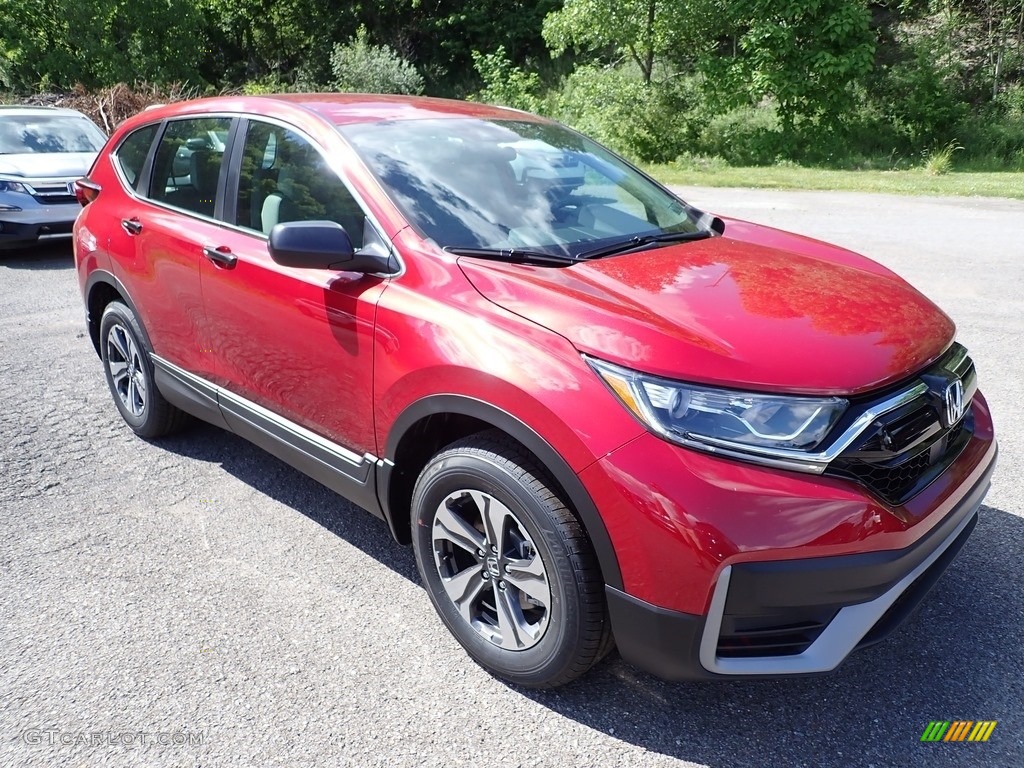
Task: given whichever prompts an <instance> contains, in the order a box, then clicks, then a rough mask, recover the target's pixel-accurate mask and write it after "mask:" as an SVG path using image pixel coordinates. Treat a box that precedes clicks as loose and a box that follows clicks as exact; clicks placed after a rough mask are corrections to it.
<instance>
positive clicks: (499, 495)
mask: <svg viewBox="0 0 1024 768" xmlns="http://www.w3.org/2000/svg"><path fill="white" fill-rule="evenodd" d="M553 487H554V483H552V482H551V481H550V480H548V479H547V476H546V473H545V472H543V470H541V469H540V467H539V466H538V465H537V463H536V461H535V460H534V458H533V457H532V456H531V455H530V454H529V453H527V452H526V451H525V450H524V449H523V448H522V447H521V446H519V444H518V443H515V442H514V441H512V440H510V439H508V438H507V437H506V436H504V435H502V434H501V433H497V432H490V433H483V434H480V435H474V436H471V437H468V438H466V439H464V440H460V441H459V442H457V443H454V444H453V445H451V446H449V447H448V448H446V449H445V450H444V451H442V452H441V453H439V454H438V455H437V456H435V457H434V458H433V459H432V460H431V461H430V463H429V464H428V465H427V466H426V468H425V469H424V470H423V472H422V473H421V475H420V477H419V479H418V480H417V482H416V487H415V490H414V491H413V499H412V524H413V545H414V548H415V551H416V564H417V566H418V568H419V572H420V576H421V577H422V579H423V582H424V584H425V585H426V587H427V592H428V594H429V595H430V599H431V601H432V602H433V604H434V607H435V608H436V609H437V612H438V614H439V615H440V616H441V619H442V620H443V621H444V623H445V624H446V625H447V626H448V629H449V630H451V632H452V634H453V635H455V638H456V639H457V640H458V641H459V643H461V644H462V646H463V647H464V648H465V649H466V651H467V652H468V653H469V655H470V656H471V657H473V659H474V660H476V661H477V662H478V663H479V664H480V665H482V666H483V667H484V668H485V669H487V670H488V671H489V672H491V673H492V674H494V675H496V676H498V677H501V678H504V679H506V680H508V681H510V682H513V683H517V684H519V685H523V686H527V687H534V688H547V687H554V686H557V685H562V684H564V683H567V682H569V681H571V680H573V679H575V678H577V677H579V676H580V675H582V674H583V673H584V672H586V671H587V670H588V669H589V668H590V667H591V666H592V665H593V664H594V663H595V662H596V661H597V660H598V659H600V658H601V656H602V655H603V654H604V653H605V652H606V651H607V649H608V647H609V645H610V637H609V626H608V621H607V617H606V611H607V609H606V606H605V601H604V584H603V580H602V578H601V574H600V570H599V568H598V565H597V558H596V556H595V555H594V552H593V549H592V547H591V545H590V541H589V539H588V538H587V536H586V533H585V532H584V530H583V527H582V526H581V525H580V523H579V521H578V520H577V519H576V517H575V516H574V515H573V514H572V513H571V512H570V511H569V509H568V508H567V507H566V505H565V503H564V502H563V501H562V500H561V498H560V497H559V495H558V494H557V493H556V492H555V491H554V489H553Z"/></svg>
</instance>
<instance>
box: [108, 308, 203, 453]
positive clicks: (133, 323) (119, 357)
mask: <svg viewBox="0 0 1024 768" xmlns="http://www.w3.org/2000/svg"><path fill="white" fill-rule="evenodd" d="M144 338H145V336H144V335H143V333H142V329H141V328H140V327H139V321H138V320H137V319H136V318H135V314H134V313H133V312H132V311H131V310H130V309H129V308H128V307H127V306H126V305H124V304H122V303H121V302H119V301H112V302H110V303H109V304H107V306H106V308H105V309H104V310H103V316H102V318H101V319H100V357H101V359H102V360H103V373H104V375H105V376H106V379H107V386H108V387H109V388H110V394H111V396H112V397H113V398H114V405H116V406H117V410H118V411H119V412H120V414H121V417H122V418H123V419H124V420H125V422H126V423H127V424H128V426H129V427H131V428H132V431H133V432H135V434H137V435H139V436H140V437H145V438H157V437H163V436H164V435H169V434H171V433H172V432H175V431H176V430H178V429H180V428H181V426H182V425H183V424H184V423H185V422H186V421H187V420H188V419H187V416H186V414H185V413H183V412H182V411H180V410H178V409H177V408H175V407H174V406H173V405H171V404H170V403H168V402H167V401H166V400H165V399H164V397H163V395H161V394H160V391H159V390H158V389H157V388H156V382H155V380H154V377H153V360H152V358H150V355H149V350H148V349H147V348H146V345H145V343H144V342H143V339H144ZM122 366H123V367H124V368H123V370H122ZM115 371H117V374H115Z"/></svg>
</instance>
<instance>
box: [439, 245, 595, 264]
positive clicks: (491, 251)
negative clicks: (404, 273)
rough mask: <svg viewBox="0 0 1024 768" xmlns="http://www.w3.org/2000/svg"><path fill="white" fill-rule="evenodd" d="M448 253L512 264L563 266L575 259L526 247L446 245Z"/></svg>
mask: <svg viewBox="0 0 1024 768" xmlns="http://www.w3.org/2000/svg"><path fill="white" fill-rule="evenodd" d="M444 250H446V251H448V253H454V254H455V255H456V256H481V257H483V258H485V259H501V260H502V261H510V262H512V263H514V264H551V265H557V266H559V267H564V266H565V265H566V264H572V263H573V261H575V259H572V258H570V257H568V256H559V255H558V254H554V253H545V252H544V251H531V250H529V249H526V248H458V247H446V248H445V249H444Z"/></svg>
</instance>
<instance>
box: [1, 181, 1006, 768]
mask: <svg viewBox="0 0 1024 768" xmlns="http://www.w3.org/2000/svg"><path fill="white" fill-rule="evenodd" d="M681 192H682V193H683V195H684V197H686V198H687V199H689V200H690V201H691V202H693V203H694V204H696V205H698V206H701V207H703V208H706V209H708V210H712V211H714V212H716V213H720V214H725V215H730V216H734V217H738V218H743V219H748V220H753V221H758V222H761V223H766V224H770V225H773V226H778V227H780V228H784V229H791V230H794V231H798V232H802V233H805V234H809V235H812V236H815V237H820V238H823V239H827V240H830V241H833V242H836V243H839V244H841V245H845V246H847V247H850V248H852V249H854V250H859V251H861V252H863V253H866V254H868V255H870V256H872V257H874V258H876V259H877V260H878V261H880V262H882V263H884V264H885V265H887V266H889V267H890V268H892V269H894V270H895V271H896V272H898V273H899V274H901V275H903V276H904V277H906V278H907V279H909V280H910V281H911V282H912V283H913V284H914V285H916V286H917V287H919V288H920V289H922V290H923V291H924V292H925V293H926V294H927V295H929V296H930V297H932V298H933V299H934V300H935V301H936V302H937V303H938V304H939V305H940V306H941V307H942V308H943V309H944V310H945V311H946V312H947V313H948V314H949V315H950V316H951V317H952V318H953V319H954V320H955V321H956V323H957V325H958V327H959V338H960V340H961V341H962V342H963V343H964V344H966V346H967V347H968V348H969V349H970V351H971V353H972V355H973V357H974V359H975V361H976V363H977V366H978V370H979V372H980V380H981V386H982V388H983V390H984V391H985V393H986V395H987V396H988V398H989V400H990V403H991V405H992V409H993V413H994V416H995V418H996V427H997V433H998V435H999V439H1000V443H1001V456H1000V464H999V467H998V469H997V474H996V477H995V480H994V483H993V487H992V491H991V493H990V495H989V497H988V499H987V501H986V506H985V507H984V508H983V510H982V514H981V521H980V523H979V525H978V527H977V529H976V530H975V533H974V535H973V536H972V538H971V539H970V541H969V542H968V543H967V545H966V547H965V548H964V550H963V551H962V553H961V555H960V557H959V558H958V559H957V560H956V561H955V562H954V563H953V565H952V566H951V567H950V569H949V571H948V572H947V573H946V574H945V576H944V577H943V578H942V580H941V581H940V582H939V584H938V585H937V587H936V589H935V590H934V592H933V593H932V594H931V596H930V597H929V599H928V600H927V602H926V603H925V604H924V606H923V607H922V609H921V611H920V612H919V613H918V614H917V615H916V616H915V617H914V618H913V619H912V620H911V621H910V622H909V623H907V624H906V625H904V627H903V628H901V629H900V630H899V631H898V632H897V633H896V634H895V635H893V636H892V637H891V638H889V640H888V641H887V642H885V643H883V644H881V645H878V646H875V647H873V648H870V649H867V650H865V651H862V652H859V653H857V654H855V655H854V656H853V657H851V658H850V659H849V660H848V662H847V663H846V664H845V665H843V666H842V667H841V668H840V669H839V670H837V671H836V672H834V673H832V674H830V675H826V676H821V677H815V678H802V679H789V680H777V681H754V682H725V683H699V684H693V683H666V682H662V681H659V680H657V679H654V678H652V677H650V676H648V675H646V674H643V673H641V672H638V671H636V670H634V669H633V668H631V667H630V666H628V665H627V664H625V663H624V662H623V661H622V660H621V659H619V658H618V657H617V656H616V655H614V654H613V655H612V656H611V657H609V658H608V659H607V660H606V661H604V662H603V663H602V664H601V665H599V666H598V667H597V668H595V669H594V670H593V671H592V672H591V673H590V674H589V675H588V676H587V677H585V678H584V679H582V680H580V681H578V682H577V683H574V684H572V685H570V686H568V687H566V688H563V689H560V690H556V691H551V692H540V693H538V692H530V691H524V690H519V689H516V688H513V687H510V686H508V685H506V684H503V683H501V682H499V681H497V680H495V679H493V678H491V677H490V676H488V675H487V674H486V673H485V672H483V671H482V670H481V669H480V668H478V667H477V666H475V665H474V664H473V663H472V662H470V660H469V659H468V658H467V657H466V656H465V654H464V653H463V652H462V650H461V648H460V647H459V646H458V645H457V643H456V642H455V641H454V640H453V639H452V638H451V637H450V636H449V635H448V633H447V632H446V631H445V629H444V628H443V627H442V625H441V623H440V621H439V620H438V619H437V618H436V616H435V614H434V612H433V609H432V608H431V607H430V604H429V602H428V600H427V597H426V595H425V594H424V592H423V590H422V588H421V587H420V585H419V583H418V577H417V575H416V571H415V565H414V561H413V556H412V553H411V551H410V550H408V549H405V548H403V547H400V546H398V545H396V544H394V543H393V542H392V541H391V540H390V538H389V536H388V533H387V530H386V528H385V526H384V524H383V523H382V522H380V521H378V520H376V519H375V518H372V517H370V516H369V515H368V514H366V513H364V512H360V511H358V510H356V509H354V508H352V507H351V506H350V505H349V504H347V503H346V502H345V501H343V500H342V499H340V498H339V497H337V496H335V495H333V494H332V493H330V492H329V491H327V490H326V489H324V488H322V487H321V486H319V485H318V484H317V483H315V482H314V481H312V480H309V479H308V478H306V477H304V476H302V475H300V474H299V473H297V472H295V471H294V470H292V469H290V468H289V467H287V466H286V465H284V464H282V463H281V462H279V461H277V460H276V459H274V458H272V457H270V456H269V455H267V454H265V453H263V452H261V451H260V450H258V449H257V448H254V447H252V446H251V445H249V444H247V443H246V442H244V441H243V440H241V439H239V438H237V437H234V436H232V435H230V434H228V433H226V432H222V431H220V430H218V429H216V428H214V427H209V426H201V425H200V426H197V427H195V428H193V429H191V430H190V431H188V432H186V433H184V434H182V435H180V436H177V437H174V438H172V439H168V440H163V441H160V442H155V443H149V442H146V441H143V440H140V439H138V438H136V437H134V436H133V434H132V433H131V432H130V431H129V430H128V428H127V427H126V426H125V425H124V424H123V423H122V422H121V420H120V418H119V417H118V415H117V412H116V410H115V408H114V406H113V404H112V403H111V402H110V396H109V393H108V391H107V388H106V385H105V383H104V380H103V375H102V371H101V368H100V363H99V361H98V359H97V358H96V355H95V353H94V351H93V349H92V346H91V344H90V343H89V341H88V339H87V338H86V336H85V333H84V324H83V320H82V318H83V312H82V305H81V299H80V296H79V293H78V284H77V280H76V277H75V273H74V270H73V268H72V264H71V255H70V249H69V248H67V247H60V248H49V249H46V250H42V251H39V252H34V253H31V254H27V255H26V254H17V255H11V254H0V521H2V522H0V524H2V529H0V530H2V533H3V535H2V536H0V766H2V767H3V768H8V766H10V767H11V768H14V767H15V766H17V767H19V768H20V767H21V766H40V767H43V766H45V767H46V768H50V767H52V766H69V767H71V766H74V767H75V768H95V767H98V766H119V767H120V766H126V767H131V768H136V767H144V768H150V767H164V766H166V767H168V768H170V767H172V766H174V767H177V766H181V767H183V768H185V767H187V768H191V767H193V766H203V767H210V768H219V767H220V766H231V767H234V766H237V767H239V768H241V767H248V766H252V767H253V768H269V767H275V766H281V767H282V768H292V767H297V766H325V767H330V768H333V767H334V766H360V767H362V766H387V767H388V768H402V767H404V766H445V767H446V768H447V767H451V768H455V767H456V766H473V767H474V768H481V767H482V766H494V767H495V768H496V767H498V766H500V767H501V768H516V766H559V767H575V766H581V767H583V766H587V767H590V766H593V767H594V768H612V767H613V766H622V768H626V767H627V766H628V768H639V767H640V766H685V765H694V764H696V765H707V766H713V767H714V768H718V767H720V766H786V767H787V768H797V767H798V766H815V767H816V768H847V766H876V767H877V768H881V767H882V766H1021V765H1024V703H1022V702H1024V592H1022V580H1021V576H1020V573H1021V562H1022V559H1024V519H1022V510H1024V480H1022V477H1024V426H1022V425H1024V397H1022V396H1021V393H1022V387H1024V363H1022V355H1021V344H1022V342H1024V203H1020V202H1014V201H1009V200H992V199H969V198H957V199H944V198H913V199H911V198H900V197H890V196H884V195H864V194H853V193H829V192H778V191H752V190H726V189H685V190H681ZM932 720H996V721H998V724H997V726H996V728H995V730H994V731H993V733H992V736H991V738H990V740H989V741H988V742H986V743H980V744H972V743H939V744H929V743H922V742H921V741H920V737H921V734H922V732H923V731H924V729H925V727H926V726H927V725H928V723H929V722H930V721H932Z"/></svg>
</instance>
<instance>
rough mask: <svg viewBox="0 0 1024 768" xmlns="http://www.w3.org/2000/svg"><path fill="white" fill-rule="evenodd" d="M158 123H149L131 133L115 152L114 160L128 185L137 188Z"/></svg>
mask: <svg viewBox="0 0 1024 768" xmlns="http://www.w3.org/2000/svg"><path fill="white" fill-rule="evenodd" d="M156 129H157V125H147V126H146V127H145V128H139V130H137V131H135V132H134V133H132V134H130V135H129V136H128V138H126V139H125V140H124V141H122V142H121V146H119V147H118V148H117V151H116V152H114V160H115V161H116V162H117V167H118V168H120V169H121V173H123V174H124V177H125V179H127V180H128V185H129V186H130V187H131V188H132V189H135V187H136V184H137V183H138V181H139V174H140V173H142V166H143V165H145V163H146V156H147V155H148V154H149V147H150V145H151V144H152V143H153V137H154V136H156Z"/></svg>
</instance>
